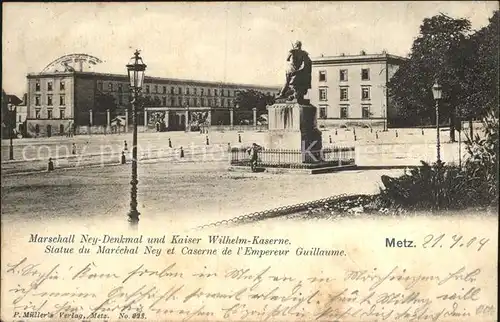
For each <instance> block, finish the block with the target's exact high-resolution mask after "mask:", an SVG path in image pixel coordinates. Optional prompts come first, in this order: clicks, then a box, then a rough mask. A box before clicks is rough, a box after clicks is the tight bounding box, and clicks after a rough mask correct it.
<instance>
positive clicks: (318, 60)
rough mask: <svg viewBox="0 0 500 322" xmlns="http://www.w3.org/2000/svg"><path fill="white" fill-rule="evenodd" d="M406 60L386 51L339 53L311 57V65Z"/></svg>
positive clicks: (399, 61) (396, 62)
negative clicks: (352, 53)
mask: <svg viewBox="0 0 500 322" xmlns="http://www.w3.org/2000/svg"><path fill="white" fill-rule="evenodd" d="M406 60H408V59H407V58H404V57H401V56H396V55H391V54H387V53H382V54H360V55H339V56H321V57H314V58H312V64H313V65H324V64H346V63H368V62H385V61H387V62H388V63H394V64H398V63H402V62H404V61H406Z"/></svg>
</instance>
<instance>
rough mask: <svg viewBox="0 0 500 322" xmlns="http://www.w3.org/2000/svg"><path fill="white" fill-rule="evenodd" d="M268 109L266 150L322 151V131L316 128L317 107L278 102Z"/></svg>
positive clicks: (307, 102)
mask: <svg viewBox="0 0 500 322" xmlns="http://www.w3.org/2000/svg"><path fill="white" fill-rule="evenodd" d="M267 109H268V124H269V132H268V138H267V142H266V146H265V147H266V149H288V150H299V151H302V152H304V151H315V152H316V151H320V150H321V148H322V141H321V131H319V130H318V128H317V126H316V124H317V123H316V107H314V106H313V105H311V104H310V103H309V101H307V100H303V101H301V102H300V103H299V102H297V101H285V100H277V102H276V103H275V104H273V105H270V106H268V107H267Z"/></svg>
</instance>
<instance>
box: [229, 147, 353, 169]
mask: <svg viewBox="0 0 500 322" xmlns="http://www.w3.org/2000/svg"><path fill="white" fill-rule="evenodd" d="M354 164H355V150H354V147H331V148H325V149H322V150H319V151H300V150H288V149H261V150H260V151H258V152H257V166H260V167H273V168H296V169H311V168H317V167H324V166H346V165H354ZM231 165H236V166H250V165H251V152H249V150H248V148H232V149H231Z"/></svg>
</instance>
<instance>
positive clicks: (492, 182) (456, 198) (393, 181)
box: [380, 113, 498, 209]
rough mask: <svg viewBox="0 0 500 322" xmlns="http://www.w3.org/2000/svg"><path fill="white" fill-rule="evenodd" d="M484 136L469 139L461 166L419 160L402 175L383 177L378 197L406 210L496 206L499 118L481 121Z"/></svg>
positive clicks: (493, 116)
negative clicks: (418, 164)
mask: <svg viewBox="0 0 500 322" xmlns="http://www.w3.org/2000/svg"><path fill="white" fill-rule="evenodd" d="M483 124H484V128H483V131H484V135H483V137H482V138H481V137H480V136H479V135H476V137H475V138H474V139H471V138H469V140H468V143H467V151H468V154H469V156H468V158H467V159H466V161H465V164H464V166H463V167H457V166H451V165H446V164H445V163H443V162H436V163H434V164H432V165H430V164H428V163H425V162H423V161H421V162H422V166H420V167H415V168H413V169H411V170H410V171H409V173H405V174H404V175H403V176H401V177H397V178H391V177H389V176H382V183H383V184H384V187H385V188H384V189H383V190H382V191H381V194H380V196H381V198H382V200H384V202H386V204H387V205H388V206H392V207H404V208H407V209H463V208H467V207H475V206H482V207H484V206H497V205H498V117H496V116H495V115H494V114H493V113H490V114H488V116H487V117H486V118H485V119H484V121H483Z"/></svg>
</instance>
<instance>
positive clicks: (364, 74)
mask: <svg viewBox="0 0 500 322" xmlns="http://www.w3.org/2000/svg"><path fill="white" fill-rule="evenodd" d="M348 75H349V72H348V70H347V69H341V70H340V71H339V80H340V81H341V82H347V81H348ZM318 78H319V81H320V82H326V70H320V71H319V76H318ZM361 80H363V81H368V80H370V69H369V68H362V69H361Z"/></svg>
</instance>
